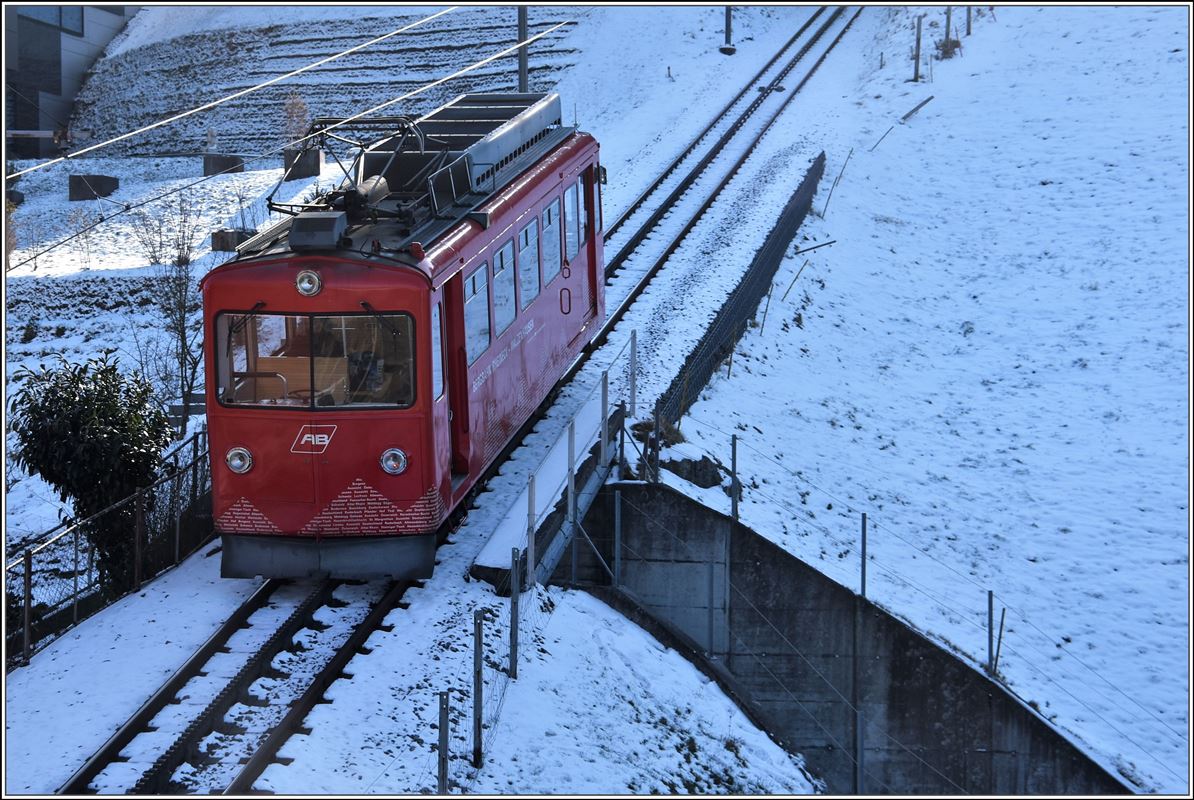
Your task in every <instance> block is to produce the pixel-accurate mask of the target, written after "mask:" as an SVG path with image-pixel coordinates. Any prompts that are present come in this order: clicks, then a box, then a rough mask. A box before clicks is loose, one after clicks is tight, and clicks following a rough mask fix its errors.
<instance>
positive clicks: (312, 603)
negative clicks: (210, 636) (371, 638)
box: [129, 580, 340, 794]
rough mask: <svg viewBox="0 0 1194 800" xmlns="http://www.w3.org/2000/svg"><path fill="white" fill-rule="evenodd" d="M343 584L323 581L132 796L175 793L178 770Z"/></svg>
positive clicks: (177, 740)
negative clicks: (173, 784) (175, 777)
mask: <svg viewBox="0 0 1194 800" xmlns="http://www.w3.org/2000/svg"><path fill="white" fill-rule="evenodd" d="M339 583H340V582H339V581H335V580H325V581H321V582H320V583H319V584H318V585H316V587H315V588H314V589H313V590H312V591H311V592H310V594H308V595H307V597H306V599H304V600H303V601H302V602H301V603H299V604H298V606H296V607H295V609H294V611H293V612H291V614H290V616H289V617H287V618H286V620H285V621H284V622H282V624H281V625H279V626H278V627H277V628H276V629H275V630H274V632H273V634H271V635H270V637H269V639H267V640H266V642H265V644H264V645H262V646H261V648H260V649H258V650H257V652H256V653H254V654H253V655H252V656H250V658H249V660H248V661H246V662H245V664H244V666H242V667H241V668H240V669H239V670H237V673H236V675H234V676H233V677H232V679H231V680H230V681H228V683H227V684H226V685H225V686H224V688H223V689H221V690H220V691H219V692H218V693H217V694H216V696H215V697H214V698H212V700H211V702H209V703H208V704H207V705H206V706H205V707H204V708H203V710H202V711H201V712H200V713H199V714H198V715H197V716H195V717H194V718H193V719H192V720H191V722H190V723H189V724H188V725H187V727H186V728H185V729H184V730H183V731H182V733H180V734H179V735H178V737H177V738H175V740H174V741H173V742H172V743H171V744H170V746H169V747H168V748H167V749H166V751H165V752H164V753H162V754H161V755H160V756H158V758H157V759H156V760H155V761H154V763H153V766H151V767H150V768H149V769H148V770H147V771H146V772H145V773H144V774H143V775H142V776H141V777H140V778H139V779H138V780H137V782H136V783H135V784H134V785H133V788H132V789H131V790H129V793H130V794H172V793H173V792H172V787H171V784H170V781H171V777H172V776H173V775H174V771H175V770H177V769H178V768H179V767H180V766H181V765H182V764H183V762H185V761H186V760H187V757H188V756H189V755H190V754H191V753H192V752H194V750H195V748H196V747H197V746H198V744H199V742H200V740H201V739H203V737H205V736H207V734H209V733H211V731H212V730H214V729H215V728H216V726H217V725H219V723H220V721H221V720H222V719H223V717H224V714H225V713H227V711H228V709H229V708H231V707H232V705H233V704H234V703H236V702H237V701H238V700H239V698H241V697H242V696H244V695H245V693H246V692H247V691H248V689H249V687H250V686H251V685H252V684H253V682H254V681H256V680H257V679H258V678H260V677H262V676H263V675H265V674H266V673H267V672H268V671H269V669H270V663H271V662H272V661H273V660H274V657H275V656H276V655H277V654H278V653H280V652H282V650H284V649H285V648H286V647H287V645H289V644H290V642H291V641H292V640H293V639H294V636H295V634H297V633H298V632H299V631H301V630H302V629H303V628H304V627H307V626H308V625H309V624H311V620H312V617H313V616H314V614H315V612H316V611H317V610H318V609H320V608H322V607H323V606H325V605H327V603H328V601H329V600H330V599H331V597H332V592H333V591H334V590H335V588H336V586H338V585H339Z"/></svg>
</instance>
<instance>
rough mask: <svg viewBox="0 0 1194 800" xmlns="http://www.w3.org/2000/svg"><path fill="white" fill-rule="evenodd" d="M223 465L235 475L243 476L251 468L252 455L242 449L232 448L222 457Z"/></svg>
mask: <svg viewBox="0 0 1194 800" xmlns="http://www.w3.org/2000/svg"><path fill="white" fill-rule="evenodd" d="M224 463H225V464H227V465H228V469H230V470H232V471H233V472H235V473H236V474H237V475H244V474H245V473H246V472H248V471H249V470H251V469H252V468H253V454H252V453H250V452H249V451H248V450H246V449H245V448H243V447H234V448H232V449H231V450H229V451H228V455H226V456H224Z"/></svg>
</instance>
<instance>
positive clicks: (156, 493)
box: [4, 431, 211, 668]
mask: <svg viewBox="0 0 1194 800" xmlns="http://www.w3.org/2000/svg"><path fill="white" fill-rule="evenodd" d="M210 489H211V474H210V464H209V460H208V457H207V433H206V431H199V432H198V433H196V434H194V435H193V436H192V437H191V438H189V439H187V440H186V441H184V442H183V443H181V444H180V445H179V446H178V447H177V448H176V449H175V450H174V451H173V452H172V453H170V454H169V455H168V457H167V459H166V461H165V463H164V464H163V466H162V468H161V470H160V475H159V477H158V478H157V479H156V480H155V481H154V482H153V483H152V484H150V485H149V486H147V487H145V488H144V489H141V490H140V491H138V492H137V493H135V494H133V495H132V496H130V497H126V498H124V499H123V500H120V501H118V502H116V503H113V504H112V505H110V506H108V507H107V508H105V509H104V510H102V511H100V512H99V513H97V514H94V515H92V516H90V517H88V518H87V519H83V520H79V521H72V520H65V521H63V522H62V523H59V525H57V526H56V527H55V528H53V529H52V530H50V531H48V532H47V535H46V536H45V537H43V541H42V542H41V544H39V545H37V546H36V547H32V548H30V549H28V550H26V551H25V552H24V553H23V554H22V556H21V557H20V558H17V559H14V560H12V561H10V562H9V563H8V564H6V565H5V571H4V584H5V606H6V615H5V619H6V626H5V632H4V633H5V640H6V644H7V654H8V664H7V666H8V667H9V668H12V667H13V666H17V665H20V664H22V663H25V662H27V660H28V658H29V657H30V656H31V655H32V654H33V653H34V652H36V651H38V650H41V649H42V648H44V647H46V646H47V645H48V644H50V642H52V641H53V640H54V639H56V638H57V637H58V636H60V635H61V634H62V633H63V632H64V631H66V630H67V629H69V628H70V627H71V626H72V625H74V624H76V623H77V622H79V621H80V620H83V619H86V618H87V617H88V616H90V615H92V614H94V613H95V612H97V611H99V610H100V609H102V608H104V607H106V606H108V605H110V604H112V603H113V602H115V601H116V600H118V599H120V598H121V597H123V596H124V595H126V594H128V593H129V592H131V591H136V590H138V589H139V588H140V587H141V585H142V584H143V583H144V582H145V581H148V580H149V579H151V578H153V577H154V576H156V575H157V574H159V573H160V572H162V571H163V570H165V569H167V568H169V567H171V566H174V565H176V564H178V563H179V562H180V561H181V560H182V558H183V557H185V556H186V555H189V554H190V553H191V552H192V551H193V550H195V549H196V548H197V547H198V546H199V545H201V544H202V543H203V542H204V541H205V540H206V539H207V536H208V534H209V533H210V530H211V529H210V525H209V524H208V522H209V520H208V515H207V513H206V512H205V510H204V509H205V506H206V496H207V495H208V493H209V492H210Z"/></svg>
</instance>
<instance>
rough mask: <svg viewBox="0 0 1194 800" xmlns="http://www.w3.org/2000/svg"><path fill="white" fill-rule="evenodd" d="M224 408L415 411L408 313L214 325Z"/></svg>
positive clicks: (243, 317)
mask: <svg viewBox="0 0 1194 800" xmlns="http://www.w3.org/2000/svg"><path fill="white" fill-rule="evenodd" d="M216 329H217V334H218V337H219V352H218V356H217V364H218V368H219V370H218V371H219V376H218V377H219V381H218V389H217V396H218V397H219V399H220V402H221V403H223V404H224V405H232V406H268V407H279V406H281V407H291V408H314V409H324V408H343V407H349V406H350V407H358V408H405V407H409V406H410V405H412V404H413V403H414V400H415V384H414V376H415V369H414V353H415V350H414V320H413V319H412V317H411V316H410V315H409V314H405V313H385V314H381V313H367V314H345V315H328V314H253V313H249V314H234V313H224V314H220V315H219V317H218V318H217V324H216Z"/></svg>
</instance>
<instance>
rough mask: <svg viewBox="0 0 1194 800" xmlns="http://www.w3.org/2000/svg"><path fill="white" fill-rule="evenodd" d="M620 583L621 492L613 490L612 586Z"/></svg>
mask: <svg viewBox="0 0 1194 800" xmlns="http://www.w3.org/2000/svg"><path fill="white" fill-rule="evenodd" d="M621 585H622V492H621V490H618V489H615V490H614V588H615V589H617V588H618V587H620V586H621Z"/></svg>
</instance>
